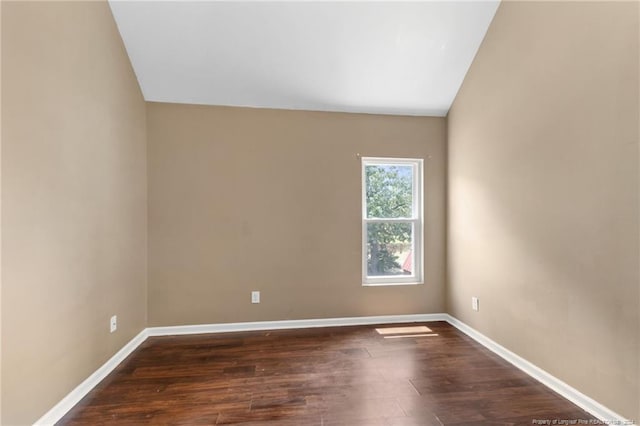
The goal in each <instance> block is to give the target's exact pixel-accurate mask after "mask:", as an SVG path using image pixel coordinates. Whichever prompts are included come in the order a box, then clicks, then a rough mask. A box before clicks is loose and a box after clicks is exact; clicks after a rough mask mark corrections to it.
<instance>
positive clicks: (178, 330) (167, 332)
mask: <svg viewBox="0 0 640 426" xmlns="http://www.w3.org/2000/svg"><path fill="white" fill-rule="evenodd" d="M446 320H447V315H446V314H416V315H382V316H375V317H349V318H318V319H304V320H284V321H257V322H235V323H226V324H203V325H183V326H173V327H150V328H147V333H148V335H149V336H173V335H179V334H205V333H229V332H234V331H260V330H286V329H293V328H317V327H344V326H349V325H370V324H394V323H403V322H427V321H446Z"/></svg>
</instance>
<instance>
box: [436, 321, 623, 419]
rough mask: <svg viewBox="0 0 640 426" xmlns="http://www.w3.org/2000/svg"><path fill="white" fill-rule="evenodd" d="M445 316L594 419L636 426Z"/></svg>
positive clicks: (477, 340) (461, 323) (459, 328)
mask: <svg viewBox="0 0 640 426" xmlns="http://www.w3.org/2000/svg"><path fill="white" fill-rule="evenodd" d="M445 316H446V317H447V319H446V321H447V322H448V323H449V324H451V325H452V326H454V327H455V328H457V329H458V330H460V331H462V332H463V333H464V334H466V335H467V336H469V337H471V338H472V339H473V340H475V341H476V342H478V343H480V344H481V345H482V346H484V347H485V348H487V349H489V350H490V351H491V352H493V353H495V354H496V355H498V356H500V357H501V358H502V359H504V360H506V361H508V362H510V363H511V364H513V365H514V366H516V367H517V368H519V369H520V370H522V371H524V372H525V373H527V374H528V375H529V376H531V377H533V378H534V379H536V380H538V381H539V382H541V383H542V384H544V385H545V386H547V387H548V388H550V389H552V390H553V391H555V392H557V393H558V394H560V395H561V396H562V397H564V398H565V399H567V400H569V401H571V402H573V403H574V404H576V405H577V406H578V407H580V408H582V409H583V410H585V411H587V412H588V413H590V414H592V415H593V416H594V417H596V418H598V419H599V420H602V422H603V424H612V425H613V424H616V425H628V426H635V424H634V423H632V422H631V421H630V420H628V419H625V418H624V417H623V416H621V415H619V414H618V413H616V412H614V411H612V410H610V409H608V408H607V407H605V406H604V405H602V404H600V403H599V402H597V401H595V400H593V399H592V398H590V397H588V396H587V395H585V394H583V393H582V392H580V391H578V390H577V389H575V388H573V387H571V386H569V385H568V384H566V383H565V382H563V381H562V380H560V379H558V378H557V377H555V376H552V375H551V374H549V373H547V372H546V371H544V370H543V369H541V368H539V367H537V366H535V365H533V364H532V363H530V362H529V361H527V360H526V359H524V358H522V357H520V356H519V355H516V354H515V353H513V352H511V351H510V350H509V349H507V348H505V347H504V346H502V345H500V344H498V343H496V342H495V341H493V340H491V339H490V338H488V337H487V336H485V335H484V334H482V333H480V332H479V331H477V330H475V329H474V328H471V327H469V326H468V325H467V324H465V323H463V322H462V321H460V320H458V319H457V318H454V317H452V316H451V315H449V314H445Z"/></svg>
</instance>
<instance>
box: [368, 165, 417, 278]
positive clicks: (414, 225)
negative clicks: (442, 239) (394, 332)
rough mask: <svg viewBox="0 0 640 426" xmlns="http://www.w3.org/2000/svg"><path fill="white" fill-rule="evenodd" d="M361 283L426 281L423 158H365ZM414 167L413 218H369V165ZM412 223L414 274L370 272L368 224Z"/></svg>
mask: <svg viewBox="0 0 640 426" xmlns="http://www.w3.org/2000/svg"><path fill="white" fill-rule="evenodd" d="M361 163H362V167H361V168H362V285H363V286H386V285H415V284H423V283H424V256H423V253H424V231H423V229H424V215H423V211H424V206H423V201H422V199H423V163H424V161H423V160H422V159H421V158H384V157H362V158H361ZM371 165H389V166H412V167H413V194H412V195H413V197H412V201H413V206H412V213H413V215H412V216H411V217H410V218H367V182H366V166H371ZM385 222H387V223H391V222H396V223H397V222H401V223H411V224H412V229H413V235H412V242H413V252H412V253H413V263H412V267H413V274H412V275H385V276H369V275H368V273H367V269H368V268H367V224H369V223H385Z"/></svg>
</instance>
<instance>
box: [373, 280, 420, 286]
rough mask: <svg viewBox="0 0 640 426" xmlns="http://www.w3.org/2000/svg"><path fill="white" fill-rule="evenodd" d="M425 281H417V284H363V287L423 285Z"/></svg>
mask: <svg viewBox="0 0 640 426" xmlns="http://www.w3.org/2000/svg"><path fill="white" fill-rule="evenodd" d="M422 284H424V281H415V282H409V281H408V282H378V283H376V282H373V283H362V286H363V287H384V286H399V285H422Z"/></svg>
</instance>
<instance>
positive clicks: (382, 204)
mask: <svg viewBox="0 0 640 426" xmlns="http://www.w3.org/2000/svg"><path fill="white" fill-rule="evenodd" d="M365 182H366V185H367V188H366V190H367V194H366V201H367V217H368V218H375V217H378V218H399V217H407V218H409V217H412V210H413V167H412V166H410V165H406V166H404V165H400V166H397V165H386V164H375V165H367V166H365Z"/></svg>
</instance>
